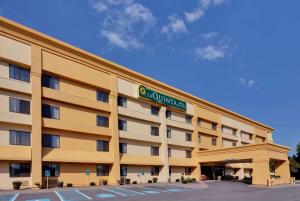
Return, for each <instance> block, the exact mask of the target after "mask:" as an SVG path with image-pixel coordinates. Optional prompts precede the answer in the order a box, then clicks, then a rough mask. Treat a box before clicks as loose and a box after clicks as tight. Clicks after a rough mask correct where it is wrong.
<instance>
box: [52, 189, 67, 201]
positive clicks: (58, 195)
mask: <svg viewBox="0 0 300 201" xmlns="http://www.w3.org/2000/svg"><path fill="white" fill-rule="evenodd" d="M54 193H55V194H56V195H57V197H58V198H59V199H60V201H65V200H64V199H63V198H62V197H61V195H60V194H59V193H58V192H57V191H54Z"/></svg>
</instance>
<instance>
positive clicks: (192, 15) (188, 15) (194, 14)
mask: <svg viewBox="0 0 300 201" xmlns="http://www.w3.org/2000/svg"><path fill="white" fill-rule="evenodd" d="M184 15H185V20H186V21H187V22H195V21H197V20H199V19H200V18H201V17H203V16H204V11H203V10H202V9H200V8H197V9H195V10H194V11H191V12H185V13H184Z"/></svg>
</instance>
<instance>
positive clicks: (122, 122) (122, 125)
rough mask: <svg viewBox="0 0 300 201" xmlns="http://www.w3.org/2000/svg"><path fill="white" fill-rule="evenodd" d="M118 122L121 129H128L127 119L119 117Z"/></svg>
mask: <svg viewBox="0 0 300 201" xmlns="http://www.w3.org/2000/svg"><path fill="white" fill-rule="evenodd" d="M118 124H119V130H121V131H127V121H126V120H123V119H119V120H118Z"/></svg>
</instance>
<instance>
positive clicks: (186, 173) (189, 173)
mask: <svg viewBox="0 0 300 201" xmlns="http://www.w3.org/2000/svg"><path fill="white" fill-rule="evenodd" d="M184 173H185V175H191V174H192V168H190V167H187V168H185V169H184Z"/></svg>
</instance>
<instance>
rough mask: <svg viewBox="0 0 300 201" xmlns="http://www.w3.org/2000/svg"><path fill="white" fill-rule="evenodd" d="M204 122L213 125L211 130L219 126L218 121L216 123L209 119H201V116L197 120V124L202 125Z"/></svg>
mask: <svg viewBox="0 0 300 201" xmlns="http://www.w3.org/2000/svg"><path fill="white" fill-rule="evenodd" d="M204 122H205V123H208V124H210V126H211V127H210V129H211V130H217V126H218V124H217V123H215V122H209V121H206V120H204V119H201V118H198V120H197V126H199V127H201V126H202V125H203V124H204Z"/></svg>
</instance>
